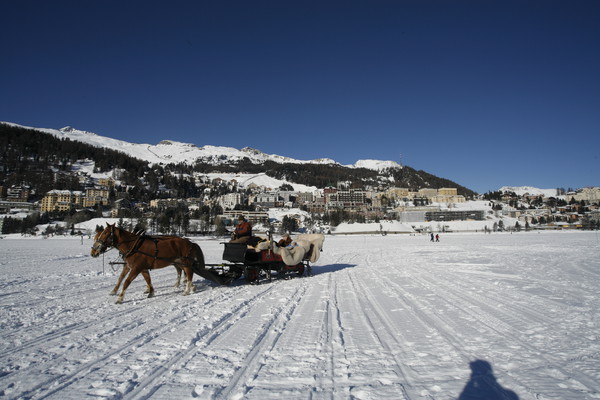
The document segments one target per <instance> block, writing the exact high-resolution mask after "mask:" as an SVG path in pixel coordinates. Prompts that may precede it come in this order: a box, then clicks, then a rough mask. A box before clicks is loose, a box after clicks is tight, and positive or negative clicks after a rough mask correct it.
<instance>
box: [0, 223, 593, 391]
mask: <svg viewBox="0 0 600 400" xmlns="http://www.w3.org/2000/svg"><path fill="white" fill-rule="evenodd" d="M194 240H195V241H197V242H198V243H199V244H200V246H201V247H202V249H203V250H204V253H205V256H206V259H207V262H211V263H216V262H220V261H221V254H222V245H221V244H219V241H217V240H208V239H194ZM91 245H92V241H91V240H90V239H85V240H84V241H83V243H82V241H81V240H80V239H78V238H51V239H48V240H42V239H27V238H24V239H21V238H18V237H16V238H15V237H12V238H11V237H8V238H6V239H4V240H0V271H1V274H0V288H1V291H0V304H1V308H0V327H1V341H0V398H6V399H22V398H25V399H46V398H48V399H82V398H106V399H150V398H152V399H163V398H164V399H170V400H173V399H186V398H200V399H286V400H291V399H461V400H464V399H517V398H518V399H600V313H599V311H598V310H599V309H600V297H599V295H598V293H599V289H600V260H599V255H600V238H599V234H598V233H597V232H544V233H525V232H521V233H515V234H512V235H511V234H491V235H490V234H488V235H484V234H481V233H480V234H457V233H455V234H445V235H442V237H441V241H440V242H439V243H432V242H430V241H429V238H428V237H427V236H408V235H388V236H384V237H382V236H375V235H368V236H367V235H363V236H328V237H327V239H326V241H325V247H324V251H323V253H322V256H321V258H320V259H319V261H318V262H317V263H316V264H315V265H314V276H313V277H310V278H295V279H290V280H279V281H275V282H272V283H265V284H261V285H256V286H251V285H246V284H243V282H242V281H236V282H235V283H234V284H233V285H232V286H230V287H217V286H214V285H213V284H211V283H208V282H206V281H204V280H203V279H201V278H199V277H195V280H194V282H195V284H196V286H197V291H196V293H194V294H192V295H190V296H181V295H180V293H181V291H182V289H183V287H182V288H180V289H175V288H174V287H173V286H172V285H173V284H174V282H175V278H176V274H175V269H174V268H172V267H168V268H166V269H163V270H159V271H153V272H152V278H153V283H154V286H155V288H156V290H157V292H156V295H155V297H153V298H150V299H147V298H145V295H144V294H143V290H144V287H145V285H144V282H143V279H141V277H138V279H136V281H134V283H133V284H132V285H131V286H130V288H129V290H128V291H127V295H126V297H125V302H124V304H122V305H116V304H114V300H115V297H114V296H109V292H110V290H111V289H112V287H113V285H114V284H115V281H116V277H117V273H116V272H113V270H112V269H111V268H110V266H109V265H108V261H110V260H112V259H113V258H114V257H115V256H116V251H115V250H111V251H110V252H108V253H107V254H106V258H105V260H104V263H105V265H104V271H103V260H102V258H99V259H93V258H91V257H90V256H89V250H90V247H91Z"/></svg>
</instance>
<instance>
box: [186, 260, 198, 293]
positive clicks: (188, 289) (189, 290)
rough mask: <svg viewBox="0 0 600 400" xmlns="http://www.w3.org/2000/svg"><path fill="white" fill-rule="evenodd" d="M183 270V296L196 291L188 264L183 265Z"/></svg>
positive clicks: (192, 273)
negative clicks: (184, 279) (184, 278)
mask: <svg viewBox="0 0 600 400" xmlns="http://www.w3.org/2000/svg"><path fill="white" fill-rule="evenodd" d="M183 271H184V272H185V277H186V284H185V290H184V291H183V295H184V296H185V295H188V294H190V293H194V292H195V291H196V286H194V283H193V282H192V276H193V275H194V272H193V271H192V268H191V267H190V266H189V265H186V266H185V267H183Z"/></svg>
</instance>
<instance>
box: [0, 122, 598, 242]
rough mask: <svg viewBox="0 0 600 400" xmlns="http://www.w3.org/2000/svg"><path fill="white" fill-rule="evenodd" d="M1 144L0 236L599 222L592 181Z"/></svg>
mask: <svg viewBox="0 0 600 400" xmlns="http://www.w3.org/2000/svg"><path fill="white" fill-rule="evenodd" d="M0 141H1V142H2V148H3V149H4V152H2V153H1V154H0V232H1V233H22V234H36V235H38V234H53V233H64V231H65V230H68V231H69V232H70V233H78V232H82V233H85V232H83V231H87V230H89V228H76V227H77V226H81V224H82V223H84V222H85V221H90V220H93V219H97V218H112V219H115V220H118V221H120V223H122V224H125V225H126V227H128V228H131V229H144V230H148V231H151V232H154V233H169V234H171V233H175V234H180V235H186V234H218V235H221V234H226V232H227V231H228V230H229V229H231V225H232V223H233V221H234V220H235V219H236V218H237V216H238V215H240V214H241V215H244V216H246V217H247V218H248V219H249V220H250V221H251V222H252V223H253V224H254V225H255V226H256V228H257V230H271V229H274V230H277V231H279V232H284V231H289V232H293V231H321V232H331V233H342V232H350V231H353V232H356V231H358V232H363V231H367V232H369V231H371V232H372V231H380V232H381V233H384V232H399V233H400V232H401V233H413V232H424V231H432V230H437V231H452V230H454V231H456V230H482V231H486V232H487V231H489V232H493V231H502V230H519V229H565V228H572V229H595V228H597V227H598V225H599V217H598V215H599V214H598V213H599V210H598V205H599V203H600V200H599V198H600V188H598V187H588V188H581V189H577V190H573V189H567V190H565V189H562V188H559V189H555V190H548V189H535V188H510V187H508V188H501V189H500V190H498V191H496V192H488V193H485V194H477V193H475V192H473V191H472V190H470V189H468V188H466V187H463V186H461V185H460V184H458V183H455V182H452V181H450V180H448V179H444V178H440V177H436V176H434V175H432V174H429V173H427V172H425V171H422V170H420V171H416V170H414V169H412V168H410V167H408V166H402V165H399V164H396V163H394V162H382V161H377V160H362V161H361V162H358V163H357V164H356V165H351V166H343V165H340V164H337V163H335V162H334V161H333V160H328V161H327V162H325V161H324V160H313V161H308V162H305V161H299V160H292V159H283V158H282V157H280V156H276V155H267V154H264V153H262V152H259V151H258V150H253V149H242V150H236V149H232V148H223V147H214V146H204V147H201V148H200V147H196V146H193V145H189V144H183V143H177V142H172V141H164V142H161V143H159V144H158V145H153V146H150V145H139V144H132V143H127V142H123V141H117V140H114V139H110V138H105V137H102V136H99V135H95V134H92V133H89V132H85V131H77V130H73V129H71V128H69V129H67V128H65V129H62V130H60V131H56V130H45V131H39V130H36V129H30V128H25V127H20V126H17V125H14V124H7V123H0ZM125 150H126V151H125ZM191 153H194V154H195V156H193V157H191V158H190V154H191ZM186 157H187V158H186ZM194 157H195V158H194ZM466 222H472V223H468V224H466ZM392 223H395V225H394V226H392V225H393V224H392ZM459 223H460V224H459ZM348 225H354V226H352V227H351V228H349V227H348ZM40 227H41V228H40Z"/></svg>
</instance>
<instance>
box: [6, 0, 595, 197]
mask: <svg viewBox="0 0 600 400" xmlns="http://www.w3.org/2000/svg"><path fill="white" fill-rule="evenodd" d="M0 15H2V23H1V24H0V54H1V55H0V57H1V58H0V120H3V121H9V122H14V123H18V124H22V125H27V126H34V127H41V128H61V127H63V126H66V125H70V126H73V127H75V128H78V129H82V130H87V131H91V132H95V133H98V134H101V135H103V136H108V137H113V138H117V139H122V140H127V141H131V142H136V143H152V144H154V143H157V142H159V141H160V140H162V139H172V140H177V141H182V142H189V143H194V144H196V145H199V146H202V145H206V144H210V145H220V146H231V147H235V148H242V147H245V146H251V147H254V148H257V149H260V150H262V151H264V152H266V153H272V154H279V155H283V156H289V157H293V158H298V159H304V160H308V159H314V158H320V157H329V158H333V159H335V160H336V161H338V162H341V163H343V164H352V163H354V162H356V161H357V160H359V159H381V160H395V161H401V162H402V163H404V164H406V165H408V166H411V167H413V168H416V169H423V170H425V171H427V172H430V173H433V174H435V175H438V176H440V177H444V178H448V179H452V180H454V181H456V182H457V183H459V184H461V185H463V186H466V187H468V188H470V189H473V190H475V191H477V192H480V193H484V192H487V191H489V190H497V189H498V188H500V187H501V186H504V185H513V186H524V185H529V186H536V187H539V188H555V187H565V188H568V187H573V188H578V187H583V186H592V185H595V186H600V179H599V176H600V173H599V170H600V168H599V167H600V22H599V21H600V1H597V0H589V1H580V0H568V1H567V0H565V1H553V0H539V1H537V0H535V1H528V0H519V1H510V0H501V1H492V0H486V1H481V0H473V1H452V0H439V1H428V0H415V1H402V0H396V1H383V0H382V1H380V0H365V1H327V0H320V1H312V0H308V1H286V0H273V1H260V0H259V1H226V0H225V1H220V0H215V1H210V2H209V1H177V0H169V1H130V0H126V1H122V0H119V1H112V0H102V1H100V0H97V1H94V0H87V1H80V0H77V1H62V0H53V1H47V0H43V1H42V0H40V1H33V0H20V1H2V2H0Z"/></svg>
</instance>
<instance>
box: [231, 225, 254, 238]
mask: <svg viewBox="0 0 600 400" xmlns="http://www.w3.org/2000/svg"><path fill="white" fill-rule="evenodd" d="M234 233H235V236H236V237H238V238H239V237H243V236H252V225H250V222H248V221H242V222H240V223H239V224H237V225H236V227H235V231H234Z"/></svg>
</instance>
